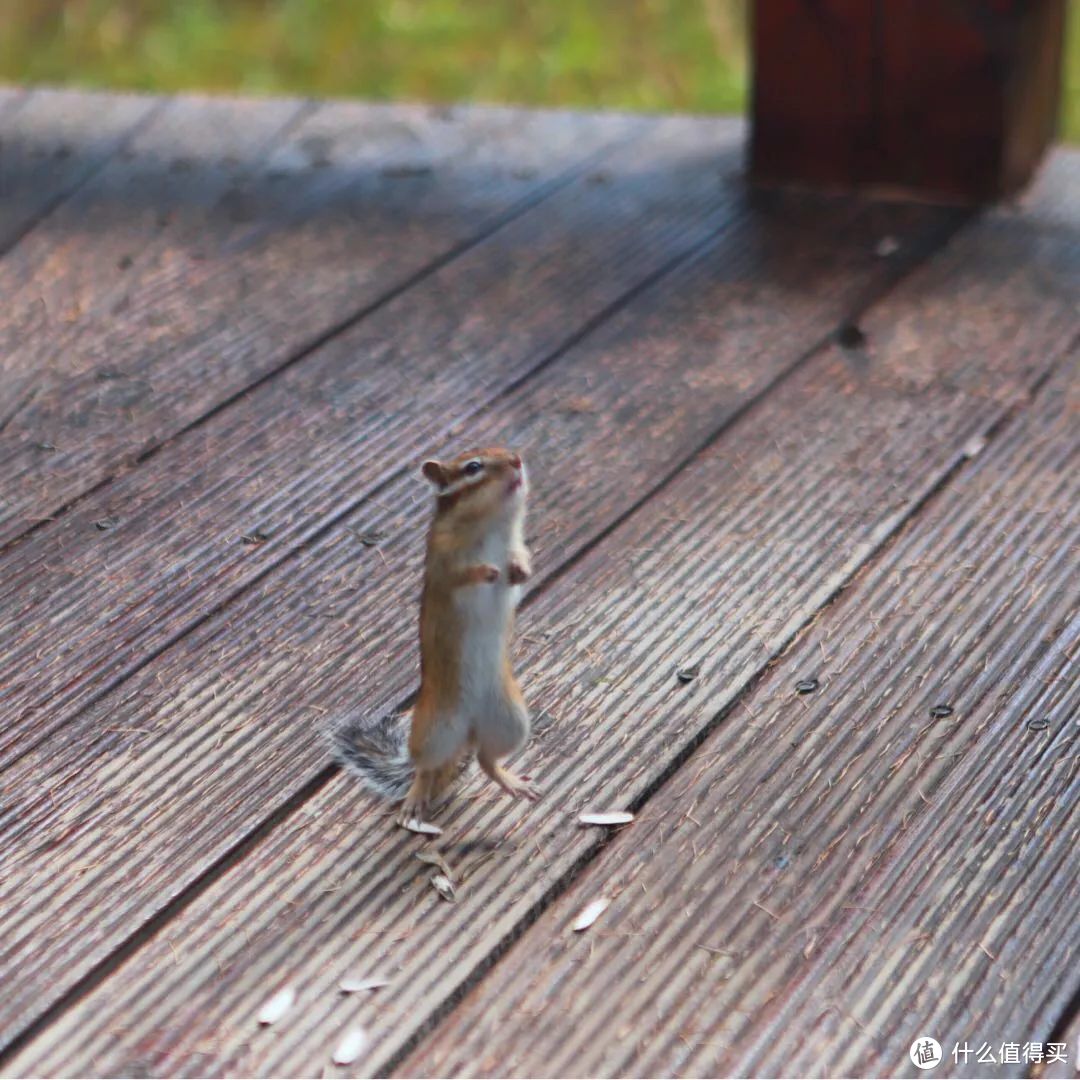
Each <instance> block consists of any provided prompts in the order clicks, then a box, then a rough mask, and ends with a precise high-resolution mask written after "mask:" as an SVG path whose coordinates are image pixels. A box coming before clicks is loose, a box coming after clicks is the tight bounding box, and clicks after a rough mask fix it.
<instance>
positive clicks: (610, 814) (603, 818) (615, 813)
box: [578, 810, 634, 825]
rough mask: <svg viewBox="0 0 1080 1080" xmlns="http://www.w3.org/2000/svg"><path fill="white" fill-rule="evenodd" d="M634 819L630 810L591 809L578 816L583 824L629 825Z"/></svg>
mask: <svg viewBox="0 0 1080 1080" xmlns="http://www.w3.org/2000/svg"><path fill="white" fill-rule="evenodd" d="M633 820H634V815H633V814H631V813H630V811H629V810H600V811H595V812H593V811H589V812H588V813H584V814H580V815H579V816H578V821H580V822H581V824H582V825H629V824H630V822H631V821H633Z"/></svg>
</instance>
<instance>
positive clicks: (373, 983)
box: [338, 975, 390, 994]
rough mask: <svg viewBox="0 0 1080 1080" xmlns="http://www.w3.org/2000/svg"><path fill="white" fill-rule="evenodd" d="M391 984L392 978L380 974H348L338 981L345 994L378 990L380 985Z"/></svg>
mask: <svg viewBox="0 0 1080 1080" xmlns="http://www.w3.org/2000/svg"><path fill="white" fill-rule="evenodd" d="M389 985H390V980H389V979H384V978H382V976H380V975H361V976H358V975H346V976H345V978H344V979H342V980H341V982H339V983H338V986H339V988H340V989H341V991H342V993H345V994H360V993H363V992H364V991H365V990H378V989H379V987H380V986H389Z"/></svg>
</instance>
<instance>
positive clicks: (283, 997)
mask: <svg viewBox="0 0 1080 1080" xmlns="http://www.w3.org/2000/svg"><path fill="white" fill-rule="evenodd" d="M295 1002H296V992H295V991H294V990H293V988H292V987H291V986H286V987H285V989H284V990H279V991H278V992H277V993H276V994H275V995H274V996H273V997H272V998H270V999H269V1000H268V1001H267V1002H266V1003H265V1004H264V1005H263V1007H262V1008H261V1009H260V1010H259V1023H260V1024H263V1025H265V1026H267V1027H269V1026H270V1024H276V1023H277V1022H278V1021H279V1020H280V1019H281V1018H282V1017H283V1016H284V1015H285V1014H286V1013H287V1012H288V1011H289V1010H290V1009H291V1008H292V1007H293V1005H294V1004H295Z"/></svg>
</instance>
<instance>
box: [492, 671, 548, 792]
mask: <svg viewBox="0 0 1080 1080" xmlns="http://www.w3.org/2000/svg"><path fill="white" fill-rule="evenodd" d="M513 690H514V692H513V693H512V694H511V695H509V697H508V698H507V700H505V701H503V702H500V703H499V705H498V707H495V708H493V709H492V710H491V712H490V714H489V715H487V716H485V719H484V721H483V722H482V723H480V724H477V727H476V741H477V755H476V759H477V761H478V762H479V763H480V768H481V769H483V770H484V772H485V773H487V775H488V776H489V777H491V779H492V780H494V781H495V783H496V784H498V785H499V787H501V788H502V789H503V791H505V792H506V793H507V794H508V795H512V796H513V797H514V798H515V799H528V800H529V802H535V801H536V800H537V799H539V798H540V792H539V790H538V789H537V788H536V787H534V786H533V785H532V784H531V783H529V782H528V781H527V780H525V779H523V778H522V777H518V776H515V775H514V774H513V773H512V772H510V771H509V770H508V769H505V768H503V766H502V765H500V764H499V759H500V758H504V757H506V756H507V755H508V754H512V753H514V751H515V750H518V749H520V748H521V747H522V746H524V745H525V743H526V742H527V741H528V738H529V710H528V709H527V708H526V707H525V702H524V701H523V700H522V698H521V693H520V691H518V690H517V687H516V685H514V686H513Z"/></svg>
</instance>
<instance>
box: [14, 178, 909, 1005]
mask: <svg viewBox="0 0 1080 1080" xmlns="http://www.w3.org/2000/svg"><path fill="white" fill-rule="evenodd" d="M920 217H921V214H915V215H914V220H916V221H918V220H920ZM911 218H912V215H911V214H909V213H908V212H906V211H902V210H901V211H895V212H893V211H890V210H888V209H880V210H868V211H858V210H855V211H854V213H853V212H852V209H851V208H850V207H843V206H840V205H837V206H836V207H835V215H834V214H833V213H830V211H829V207H828V204H825V203H822V202H820V201H818V200H809V201H802V200H794V201H791V200H786V199H784V200H779V201H774V200H769V201H768V206H767V207H766V208H763V209H759V210H758V211H757V212H756V213H754V214H751V215H748V216H747V217H746V219H745V221H744V222H743V224H742V225H740V226H739V227H738V228H734V229H733V230H732V232H731V233H730V234H729V233H727V232H721V233H720V234H719V235H718V236H717V237H716V238H715V239H714V240H712V241H711V242H710V243H709V244H707V245H706V246H705V247H704V248H702V249H701V251H700V252H698V253H697V254H696V256H695V257H694V259H693V260H692V261H690V262H689V263H686V264H685V265H684V266H682V267H678V268H676V269H675V270H673V271H672V272H671V273H669V274H668V275H666V276H665V277H663V278H662V279H660V281H659V282H658V283H657V284H656V285H655V286H654V287H653V288H651V289H649V290H647V291H645V292H643V293H641V294H640V295H639V296H638V297H636V298H635V299H634V300H633V301H632V302H631V303H628V304H627V305H625V306H624V308H623V309H622V310H621V311H620V312H619V313H618V314H617V315H615V316H613V317H612V318H611V319H609V320H608V321H607V322H605V323H604V325H603V326H601V327H600V328H598V329H597V330H596V331H595V332H594V333H593V334H592V335H590V336H589V337H588V338H587V339H585V340H583V341H582V342H580V343H579V344H578V345H576V346H575V347H573V348H571V349H570V350H569V351H568V352H566V353H565V354H564V355H562V356H560V357H559V358H558V359H557V360H555V361H554V362H552V363H550V364H547V365H545V366H544V368H543V370H542V371H541V372H539V373H538V374H537V375H536V376H535V377H534V378H532V379H530V380H529V381H528V382H526V383H524V384H523V385H522V386H521V387H519V388H518V389H516V390H515V391H513V392H512V393H511V394H510V395H509V396H507V397H504V398H503V399H501V400H500V401H499V402H498V404H497V407H496V408H492V409H490V410H486V411H485V412H483V413H481V414H478V415H477V416H476V417H474V418H473V419H472V420H471V421H470V423H469V428H468V430H469V433H470V434H469V438H470V440H472V439H476V440H478V441H480V442H488V441H507V442H514V443H517V444H520V445H524V446H528V447H529V448H530V451H529V452H530V459H531V460H532V461H533V462H534V465H535V468H534V470H533V471H534V474H535V479H534V498H533V504H534V506H535V507H536V513H537V515H538V517H542V518H543V519H544V521H545V526H544V530H543V534H542V536H541V537H540V538H539V539H540V543H538V544H537V559H538V563H539V565H540V566H541V568H542V571H543V572H544V573H550V572H552V571H554V570H555V569H557V568H558V566H559V564H560V563H561V562H563V561H564V560H566V559H568V558H570V557H572V556H573V555H574V554H575V553H576V552H578V551H580V550H581V549H582V548H583V547H584V546H586V545H588V544H589V543H590V542H592V541H593V540H594V539H595V538H596V537H597V536H598V535H600V534H602V533H603V532H604V531H605V530H606V529H607V528H609V527H610V525H611V524H612V523H613V522H615V521H617V520H618V519H619V517H620V516H622V515H623V514H625V513H626V512H628V511H629V510H631V509H633V507H634V505H635V503H636V502H637V501H638V500H639V499H640V498H641V496H642V493H643V491H647V490H648V488H649V487H650V486H652V485H655V484H658V483H661V482H662V481H663V480H664V478H665V477H666V476H667V475H668V474H669V473H670V471H671V470H672V469H673V468H676V467H677V466H678V465H679V464H680V463H681V462H682V461H684V460H685V459H686V457H687V456H688V455H690V454H692V453H694V451H695V450H696V449H697V448H698V447H699V446H700V445H701V444H702V443H703V442H704V441H706V440H708V439H709V438H710V437H711V436H712V435H713V434H714V433H715V432H716V431H717V430H718V429H719V428H721V427H722V426H723V425H724V424H725V423H726V422H727V421H728V420H729V419H730V418H731V417H732V416H733V415H734V414H735V413H736V412H737V411H738V410H739V409H740V408H742V407H744V406H745V405H746V404H747V403H748V402H749V401H750V400H752V399H753V398H754V396H755V395H757V394H759V393H761V392H762V391H763V390H765V389H766V388H767V387H768V385H769V384H770V382H771V381H772V380H774V379H775V378H776V377H777V376H779V375H780V374H782V373H783V372H784V370H785V369H786V368H787V367H789V366H791V365H792V364H793V363H795V362H796V361H797V360H798V359H799V358H800V356H802V355H803V353H804V352H805V350H806V348H807V343H808V342H814V341H820V340H822V339H823V338H827V337H828V336H829V334H830V333H831V331H832V329H833V328H834V327H835V326H836V325H837V324H838V323H840V322H842V321H844V320H846V319H847V318H848V317H849V315H850V311H851V305H852V304H853V303H854V302H856V301H858V302H862V301H863V300H864V299H865V298H866V287H867V280H868V277H869V278H870V279H871V280H873V278H874V277H876V279H877V282H878V285H879V287H880V286H882V285H884V283H885V282H886V281H887V280H888V278H889V275H890V271H889V269H888V268H887V267H883V266H882V265H881V260H880V259H879V258H878V257H877V256H876V255H875V254H874V244H875V241H876V239H877V238H878V237H880V235H881V234H882V231H883V230H886V231H892V230H893V229H894V228H896V227H897V226H898V225H900V226H902V225H903V223H904V222H905V221H906V220H911ZM838 230H841V231H842V233H843V240H842V241H841V242H837V240H836V233H837V231H838ZM781 260H782V262H783V267H784V273H778V272H777V267H778V266H779V264H780V261H781ZM800 264H801V265H800ZM776 311H783V312H784V317H783V318H782V319H777V318H776V316H775V312H776ZM486 317H487V318H489V319H494V320H495V322H496V326H497V327H499V328H502V327H503V323H502V318H503V314H502V311H501V309H499V308H495V309H493V310H492V311H491V312H490V314H488V315H487V316H486ZM408 390H409V393H410V394H411V393H412V392H413V388H412V387H411V386H410V387H409V388H408ZM461 437H463V436H458V440H455V444H456V442H457V441H459V440H460V438H461ZM431 449H433V450H438V449H441V448H440V447H439V446H438V445H437V444H436V445H434V446H432V447H431ZM256 460H257V459H256ZM627 461H634V462H635V463H636V467H635V469H634V470H628V469H627V468H626V462H627ZM582 462H588V463H589V468H588V470H581V469H580V468H579V466H580V464H581V463H582ZM399 465H400V462H399V461H396V460H395V462H394V468H395V470H397V467H398V466H399ZM256 488H257V485H256ZM272 497H273V495H272ZM425 503H426V493H425V492H423V491H422V489H421V487H420V485H419V483H418V481H417V480H416V478H415V476H413V475H412V474H411V473H406V474H402V473H401V472H400V471H397V472H396V475H395V476H394V477H393V478H392V479H391V481H390V482H389V483H388V484H386V485H385V486H384V487H383V488H381V489H380V490H379V492H378V494H377V496H376V497H375V498H374V499H372V500H369V501H366V502H361V503H360V504H359V505H358V506H357V507H356V508H355V509H353V510H352V511H350V512H349V513H348V514H346V515H345V516H343V517H341V518H340V520H337V521H335V522H334V524H333V525H332V527H331V528H329V529H327V530H325V532H324V533H323V534H322V535H320V536H318V537H316V538H315V539H314V540H313V542H312V543H310V544H307V545H304V546H301V547H299V548H297V549H294V551H293V553H292V555H291V557H290V558H289V559H286V560H283V561H280V562H279V564H278V565H277V566H276V567H274V569H273V570H272V571H271V572H269V573H266V574H264V575H263V576H261V577H259V578H257V579H255V581H254V582H253V586H252V587H250V588H248V589H246V590H245V591H243V592H242V593H241V594H240V595H239V596H238V597H237V598H236V599H235V600H233V601H232V602H231V603H229V604H228V605H227V606H225V607H224V609H223V610H222V611H220V612H219V613H216V614H213V615H212V617H210V618H209V619H207V620H205V621H203V622H202V623H200V624H199V625H198V626H196V627H195V628H194V629H193V630H192V632H190V633H188V634H186V635H184V636H182V637H180V638H179V639H178V640H177V641H176V642H175V643H174V644H172V645H171V646H170V647H169V648H167V649H166V650H165V651H164V652H163V653H162V654H161V655H160V656H157V657H155V658H153V659H152V660H151V661H150V662H148V663H146V664H144V665H142V666H140V667H138V668H137V669H136V670H134V671H133V673H132V674H131V675H130V676H129V677H127V678H126V679H125V680H124V681H123V682H121V683H120V684H119V686H117V687H116V688H115V689H112V690H110V691H109V692H108V693H106V694H105V695H104V696H103V697H101V698H100V699H99V700H96V701H94V702H93V703H92V704H90V705H89V706H88V707H87V708H85V709H84V710H82V711H81V712H79V713H77V714H76V715H74V716H73V717H72V718H71V719H70V720H68V721H67V722H66V723H65V724H64V726H63V727H61V728H59V729H58V730H56V731H55V732H53V733H52V734H51V735H49V736H48V737H47V738H45V739H43V740H41V741H40V742H38V743H36V744H34V745H33V746H32V749H31V750H30V751H29V752H27V753H25V754H23V755H22V756H21V757H20V758H19V759H18V760H17V761H16V762H15V763H14V765H13V766H12V767H11V768H10V769H8V770H7V771H6V772H5V773H4V774H3V776H2V779H0V783H2V784H3V791H4V803H5V807H6V815H5V820H4V822H3V823H2V825H0V832H2V842H3V844H4V848H5V855H6V861H5V864H4V867H5V875H4V877H5V880H4V882H3V883H2V884H0V897H3V898H4V899H6V900H7V901H8V902H9V903H10V906H9V907H8V908H7V912H8V918H7V919H4V918H3V916H0V929H2V930H3V932H4V938H5V941H4V945H5V947H4V948H3V949H2V950H0V965H2V966H3V969H4V971H5V972H6V973H7V972H10V974H11V976H12V980H13V981H12V982H11V984H10V987H9V989H10V992H11V1002H12V1007H11V1008H10V1010H9V1015H10V1016H12V1017H15V1016H18V1017H19V1020H18V1022H19V1023H22V1022H25V1020H26V1019H28V1018H31V1017H32V1016H34V1015H37V1014H38V1013H40V1012H41V1011H42V1010H43V1009H44V1008H46V1007H47V1006H48V1004H49V1003H50V1002H51V1001H52V1000H55V999H56V997H58V996H59V995H60V994H62V993H63V992H64V991H65V989H67V988H68V987H69V986H70V985H71V984H72V983H73V982H74V981H75V980H76V979H77V978H78V977H80V975H81V974H83V973H84V972H85V971H87V970H88V969H89V968H90V967H91V966H92V965H93V964H94V963H95V962H97V961H98V960H100V959H101V958H102V957H104V956H105V955H107V954H108V952H109V951H111V949H112V948H114V947H115V946H116V945H117V944H119V942H120V941H122V940H123V939H124V938H125V937H126V936H127V935H128V934H129V933H130V932H131V929H132V921H133V919H134V920H135V921H141V920H143V919H146V918H149V917H151V916H152V915H154V914H155V913H156V912H158V911H160V909H161V908H162V906H163V905H164V904H165V903H166V902H167V901H168V900H169V899H170V898H171V897H172V896H175V895H176V894H177V893H179V892H180V891H181V890H182V889H183V888H184V886H185V884H186V883H187V882H189V881H190V880H192V879H193V878H194V877H195V876H197V875H198V874H200V873H202V872H204V871H206V870H207V868H208V867H209V866H211V865H212V864H213V862H214V861H215V860H216V859H218V858H221V857H222V856H223V855H225V854H226V853H227V852H228V851H229V850H230V848H231V847H232V846H233V845H235V844H236V843H237V842H239V841H240V840H241V839H243V837H244V836H245V835H247V834H248V833H249V832H250V831H251V830H252V828H253V827H256V826H257V825H258V823H259V821H261V820H262V819H263V817H264V816H265V815H267V814H270V813H273V812H274V811H276V810H277V809H278V808H280V807H281V806H282V804H283V803H284V802H285V801H286V800H287V799H288V798H290V797H291V796H293V795H295V794H296V793H297V792H298V791H301V790H302V789H303V788H304V785H305V784H308V783H309V782H310V781H311V779H312V776H313V774H314V772H315V770H316V769H317V768H318V767H319V766H321V765H322V764H323V763H324V760H325V757H324V749H323V746H322V744H321V742H320V740H319V739H318V738H317V737H316V736H315V732H314V728H315V724H314V721H316V720H317V719H318V717H319V716H320V715H321V714H322V713H323V712H324V711H325V710H326V709H327V708H333V707H341V706H344V705H346V704H348V703H350V702H353V701H355V700H357V698H360V697H362V698H364V699H366V701H367V703H368V704H370V705H375V704H376V703H377V702H381V703H382V704H384V705H391V704H393V703H394V702H395V701H396V700H398V699H399V698H400V697H402V696H403V695H404V694H405V693H406V692H407V690H408V688H409V686H410V684H411V682H412V680H413V678H414V665H415V650H414V647H413V637H414V633H415V629H414V622H415V610H414V604H415V582H416V580H417V574H418V568H417V566H416V560H417V558H418V557H419V555H420V550H421V546H422V536H423V531H424V529H425V528H426V521H425V519H426V512H425V509H424V506H425ZM180 510H181V512H182V513H183V512H189V511H187V509H186V507H180ZM88 524H89V523H88ZM259 524H262V525H264V526H265V525H267V522H266V521H265V519H263V520H262V521H261V522H260V523H259ZM250 527H251V526H250V525H249V524H248V523H246V522H245V529H244V531H246V529H248V528H250ZM164 528H165V531H167V530H168V522H167V521H166V523H165V526H164ZM100 531H101V530H98V532H100ZM106 531H107V532H109V533H110V535H111V530H106ZM268 531H273V527H272V525H271V526H270V528H269V530H268ZM370 532H381V533H384V534H385V537H386V538H385V540H384V541H383V542H382V543H380V544H379V545H378V546H377V548H369V547H365V546H364V545H362V544H361V543H360V541H359V540H358V538H357V534H358V533H370ZM87 533H88V535H89V536H90V537H91V539H95V540H96V539H97V537H96V536H95V535H94V531H93V530H92V529H88V530H87ZM240 534H241V530H239V529H232V530H230V534H229V537H228V544H229V547H230V548H231V549H233V550H242V545H241V544H240V543H239V541H238V537H239V535H240ZM270 597H272V598H273V610H274V612H275V615H274V618H273V619H270V620H268V619H267V618H266V612H267V600H268V598H270ZM298 731H300V732H302V733H303V734H302V736H301V737H300V738H298V737H297V734H298ZM16 749H17V747H16ZM208 802H212V803H213V804H214V805H215V806H216V808H217V810H216V812H215V814H213V815H212V816H208V815H207V813H206V807H207V805H208ZM117 829H119V830H120V831H121V832H122V833H123V835H124V836H125V837H128V838H130V841H131V843H130V844H128V845H126V846H124V847H123V848H117V849H114V850H113V851H112V853H111V854H109V855H106V856H105V858H104V859H100V860H99V859H98V858H97V857H96V856H91V857H90V858H89V859H88V858H87V852H101V845H102V843H103V841H105V840H106V838H107V837H108V836H110V835H115V832H116V830H117ZM131 844H134V845H135V846H131ZM133 860H134V861H136V862H137V863H138V866H137V867H133V865H132V863H133ZM91 863H92V865H90V864H91ZM46 866H47V867H48V876H49V878H50V880H49V881H48V882H44V881H42V879H41V874H42V871H43V870H44V869H45V867H46ZM136 882H141V884H139V885H136ZM31 883H34V887H33V888H34V891H33V895H31V893H30V891H29V890H30V888H31ZM122 883H124V884H126V886H127V888H125V889H121V888H120V885H121V884H122ZM91 909H94V915H93V917H92V919H91V923H92V925H89V926H88V925H87V921H86V917H87V915H88V914H89V912H90V910H91ZM46 925H48V926H49V928H50V929H49V936H50V939H51V940H52V941H53V943H54V950H53V951H50V950H49V949H46V948H42V947H41V942H40V934H41V931H42V930H43V928H44V927H45V926H46ZM32 942H33V943H34V945H33V947H34V949H35V953H36V954H37V961H36V962H35V964H34V965H33V966H32V967H27V966H26V965H25V964H24V963H23V957H24V953H23V950H24V949H25V948H27V947H30V946H31V943H32ZM17 984H18V985H17ZM16 1005H18V1008H16ZM19 1009H24V1010H26V1011H25V1012H20V1011H19Z"/></svg>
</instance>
